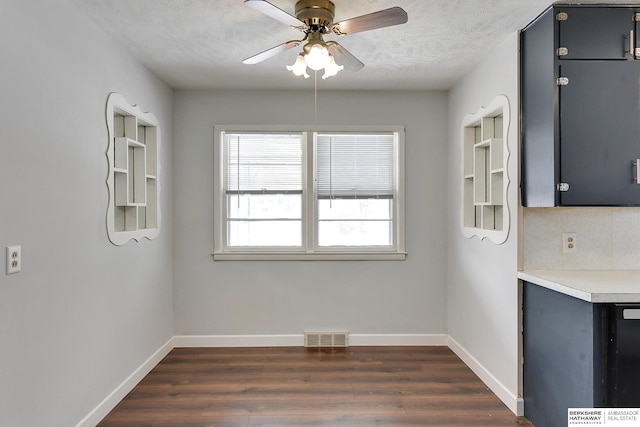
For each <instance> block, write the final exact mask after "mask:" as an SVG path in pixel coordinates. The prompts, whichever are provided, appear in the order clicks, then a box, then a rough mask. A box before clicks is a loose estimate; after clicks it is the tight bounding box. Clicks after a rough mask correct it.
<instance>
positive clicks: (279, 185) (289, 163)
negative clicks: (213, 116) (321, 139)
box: [224, 133, 302, 194]
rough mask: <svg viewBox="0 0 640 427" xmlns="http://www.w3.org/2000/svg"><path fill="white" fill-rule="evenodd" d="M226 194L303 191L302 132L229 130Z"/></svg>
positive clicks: (225, 176)
mask: <svg viewBox="0 0 640 427" xmlns="http://www.w3.org/2000/svg"><path fill="white" fill-rule="evenodd" d="M224 144H225V145H224V153H225V165H226V170H225V171H224V181H225V184H224V188H225V192H226V194H279V193H289V194H292V193H302V134H300V133H297V134H275V133H273V134H272V133H267V134H257V133H256V134H253V133H227V134H225V136H224Z"/></svg>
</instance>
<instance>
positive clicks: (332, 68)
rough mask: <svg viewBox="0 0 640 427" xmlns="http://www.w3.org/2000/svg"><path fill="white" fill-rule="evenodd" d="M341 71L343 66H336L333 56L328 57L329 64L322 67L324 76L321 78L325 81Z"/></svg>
mask: <svg viewBox="0 0 640 427" xmlns="http://www.w3.org/2000/svg"><path fill="white" fill-rule="evenodd" d="M342 70H344V65H338V64H336V60H335V59H334V58H333V56H330V57H329V63H328V64H327V66H326V67H324V75H323V76H322V78H323V79H327V78H329V77H331V76H335V75H336V74H338V71H342Z"/></svg>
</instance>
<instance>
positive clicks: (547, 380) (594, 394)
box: [523, 282, 640, 427]
mask: <svg viewBox="0 0 640 427" xmlns="http://www.w3.org/2000/svg"><path fill="white" fill-rule="evenodd" d="M523 291H524V293H523V302H524V306H523V327H524V331H523V345H524V348H523V350H524V369H523V373H524V378H523V381H524V383H523V394H524V411H525V413H524V414H525V416H526V417H527V418H528V419H529V420H530V421H531V422H532V423H533V424H534V425H535V426H536V427H547V426H548V427H555V426H564V425H567V415H568V414H567V411H568V409H569V408H640V297H639V299H638V303H597V304H592V303H589V302H587V301H583V300H581V299H577V298H573V297H570V296H568V295H565V294H562V293H560V292H556V291H553V290H550V289H547V288H544V287H542V286H538V285H535V284H533V283H528V282H524V289H523Z"/></svg>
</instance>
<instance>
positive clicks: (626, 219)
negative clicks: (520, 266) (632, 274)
mask: <svg viewBox="0 0 640 427" xmlns="http://www.w3.org/2000/svg"><path fill="white" fill-rule="evenodd" d="M565 232H575V233H577V250H576V252H573V253H568V254H565V253H563V252H562V233H565ZM523 241H524V268H525V269H559V270H572V269H573V270H638V269H640V209H638V208H615V207H611V208H610V207H595V208H578V207H575V208H525V209H524V239H523Z"/></svg>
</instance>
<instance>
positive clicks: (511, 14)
mask: <svg viewBox="0 0 640 427" xmlns="http://www.w3.org/2000/svg"><path fill="white" fill-rule="evenodd" d="M72 2H73V4H74V5H75V6H76V7H77V8H79V9H80V10H82V11H83V12H84V13H86V14H87V15H89V16H90V17H91V18H92V19H93V20H94V21H95V22H96V23H97V25H98V26H100V27H102V28H103V29H104V31H106V32H107V33H108V34H110V35H111V36H112V37H113V38H115V39H117V40H119V41H120V42H122V43H124V44H125V45H126V46H128V47H129V48H130V49H131V51H132V52H133V54H134V55H135V56H136V57H137V58H138V59H139V60H140V62H142V63H143V64H145V65H146V66H147V67H148V68H149V69H151V70H152V71H153V72H154V73H155V74H157V75H158V76H159V77H160V78H162V79H163V80H164V81H165V82H166V83H168V84H169V85H170V86H171V87H173V88H176V89H308V88H309V87H313V76H312V77H311V78H310V79H308V80H305V79H303V78H302V77H295V76H293V74H292V73H290V72H289V71H287V70H286V69H285V65H290V64H292V63H293V62H294V61H295V57H296V55H297V53H298V51H299V49H298V48H294V49H291V50H289V51H287V52H284V53H281V54H279V55H277V56H274V57H272V58H270V59H268V60H266V61H264V62H262V63H260V64H256V65H245V64H242V62H241V61H242V60H243V59H245V58H247V57H249V56H252V55H254V54H256V53H259V52H261V51H263V50H266V49H268V48H271V47H273V46H276V45H279V44H281V43H284V42H285V41H288V40H297V39H301V38H302V33H301V32H299V31H298V30H295V29H293V28H290V27H287V26H286V25H285V24H282V23H280V22H279V21H276V20H274V19H272V18H269V17H267V16H266V15H263V14H262V13H260V12H258V11H256V10H254V9H252V8H250V7H248V6H246V5H244V4H243V0H72ZM270 2H271V3H272V4H274V5H275V6H277V7H279V8H281V9H283V10H285V11H287V12H289V13H290V14H292V15H293V14H294V7H295V3H296V0H270ZM333 2H334V3H335V5H336V13H335V21H336V22H338V21H342V20H345V19H349V18H353V17H356V16H360V15H364V14H367V13H371V12H375V11H377V10H380V9H386V8H388V7H392V6H400V7H402V8H403V9H404V10H406V11H407V13H408V15H409V22H408V23H406V24H404V25H398V26H394V27H388V28H382V29H377V30H373V31H368V32H363V33H358V34H352V35H348V36H344V37H338V36H327V37H325V40H327V41H328V40H338V41H339V42H340V44H341V45H343V46H344V47H345V48H347V49H348V50H349V51H350V52H351V53H352V54H353V55H355V56H356V57H357V58H358V59H360V60H361V61H362V62H363V63H364V64H365V67H364V68H363V69H362V70H360V71H357V72H347V71H343V72H341V73H339V74H338V75H337V76H335V77H332V78H330V79H327V80H322V79H320V78H319V77H320V76H318V79H317V80H318V87H321V88H322V89H341V90H382V89H400V90H411V89H413V90H416V89H447V88H449V87H451V86H452V85H453V84H454V83H455V82H456V80H457V79H458V78H460V77H461V76H463V75H464V74H465V73H466V72H467V71H469V69H470V68H471V67H473V66H474V64H476V63H478V62H479V61H480V60H481V59H482V57H483V55H485V54H486V53H487V52H489V51H490V50H491V49H493V48H494V47H495V46H497V45H498V44H499V43H500V42H501V41H503V40H504V39H505V37H507V36H508V35H509V34H512V33H513V32H515V31H517V30H519V29H521V28H522V27H523V26H525V25H526V24H527V23H528V22H530V21H531V20H532V19H533V18H535V17H536V16H537V15H538V14H539V13H540V12H542V11H543V10H544V9H545V8H546V7H547V6H548V5H550V4H551V3H552V1H551V0H333ZM580 3H616V1H607V0H594V1H581V2H580Z"/></svg>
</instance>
